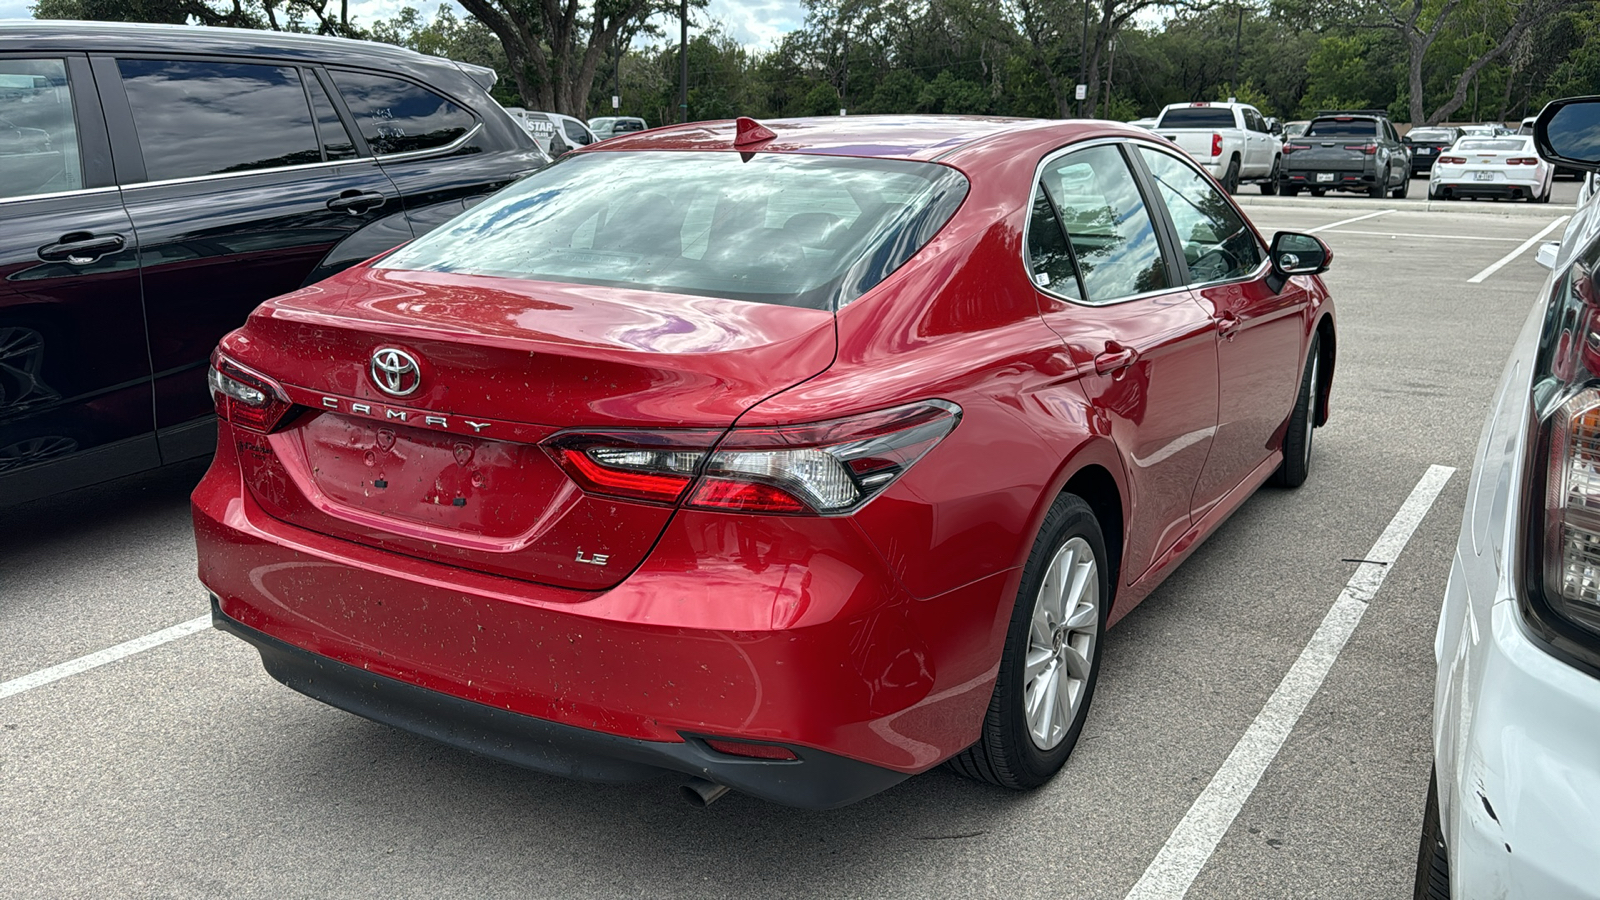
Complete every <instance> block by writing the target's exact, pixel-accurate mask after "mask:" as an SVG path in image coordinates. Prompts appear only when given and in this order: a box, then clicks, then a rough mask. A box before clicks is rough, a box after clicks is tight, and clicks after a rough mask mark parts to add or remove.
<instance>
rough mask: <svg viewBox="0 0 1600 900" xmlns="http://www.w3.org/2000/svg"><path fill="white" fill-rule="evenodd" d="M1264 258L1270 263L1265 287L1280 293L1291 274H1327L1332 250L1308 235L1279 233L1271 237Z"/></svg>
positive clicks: (1291, 232)
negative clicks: (1269, 245)
mask: <svg viewBox="0 0 1600 900" xmlns="http://www.w3.org/2000/svg"><path fill="white" fill-rule="evenodd" d="M1267 257H1268V258H1269V259H1270V260H1271V261H1272V272H1271V274H1269V275H1268V276H1267V286H1268V287H1270V288H1272V290H1273V291H1281V290H1283V286H1284V284H1286V283H1287V282H1288V281H1289V277H1290V276H1292V275H1320V274H1321V273H1323V272H1326V271H1328V266H1329V264H1331V263H1332V262H1333V251H1332V250H1330V249H1328V245H1327V244H1324V243H1323V242H1322V241H1321V239H1319V238H1316V237H1313V236H1312V235H1309V234H1300V233H1298V232H1294V231H1280V232H1278V233H1277V234H1275V235H1273V236H1272V248H1271V249H1270V250H1268V251H1267Z"/></svg>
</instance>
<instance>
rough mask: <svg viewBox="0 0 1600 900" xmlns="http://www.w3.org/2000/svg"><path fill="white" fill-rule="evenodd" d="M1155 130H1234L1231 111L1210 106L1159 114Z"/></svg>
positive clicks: (1189, 107)
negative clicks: (1159, 118)
mask: <svg viewBox="0 0 1600 900" xmlns="http://www.w3.org/2000/svg"><path fill="white" fill-rule="evenodd" d="M1156 127H1157V128H1234V127H1236V126H1235V125H1234V122H1233V110H1231V109H1217V108H1216V107H1210V106H1188V107H1184V108H1182V109H1169V110H1167V111H1166V112H1165V113H1162V114H1161V121H1160V122H1157V123H1156Z"/></svg>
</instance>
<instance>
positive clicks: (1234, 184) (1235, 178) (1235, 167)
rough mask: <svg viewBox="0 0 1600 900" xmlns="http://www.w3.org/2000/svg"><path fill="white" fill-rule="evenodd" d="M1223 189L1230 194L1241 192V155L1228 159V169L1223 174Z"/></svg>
mask: <svg viewBox="0 0 1600 900" xmlns="http://www.w3.org/2000/svg"><path fill="white" fill-rule="evenodd" d="M1222 189H1223V190H1225V191H1227V192H1228V193H1230V194H1237V193H1239V157H1237V156H1235V157H1234V158H1233V159H1230V160H1228V171H1227V172H1226V173H1225V174H1223V176H1222Z"/></svg>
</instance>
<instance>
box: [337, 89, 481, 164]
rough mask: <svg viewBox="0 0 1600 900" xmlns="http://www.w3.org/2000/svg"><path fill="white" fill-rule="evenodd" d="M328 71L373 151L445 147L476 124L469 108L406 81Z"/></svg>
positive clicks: (386, 151)
mask: <svg viewBox="0 0 1600 900" xmlns="http://www.w3.org/2000/svg"><path fill="white" fill-rule="evenodd" d="M329 74H331V75H333V82H334V84H336V85H338V87H339V93H340V94H341V95H342V96H343V97H344V105H345V106H346V107H348V108H349V110H350V114H351V115H353V116H355V119H356V127H357V128H360V129H361V136H362V137H364V138H366V139H367V145H368V146H370V147H371V148H372V152H373V153H378V154H383V153H410V152H414V151H417V150H433V149H436V148H438V147H444V146H446V145H449V144H452V143H454V142H455V141H457V140H459V139H460V138H461V137H462V136H463V135H465V134H466V133H467V132H468V131H471V130H472V127H473V126H474V125H476V124H477V120H476V119H474V118H473V117H472V113H470V112H467V111H466V110H465V109H462V108H461V107H459V106H457V105H455V104H454V103H452V102H450V101H449V100H446V99H445V98H443V97H441V96H439V95H438V94H435V93H434V92H433V91H430V90H428V89H426V88H423V87H419V86H417V85H415V84H412V83H411V82H409V81H401V80H400V79H398V78H391V77H389V76H387V75H372V74H369V73H366V72H344V71H337V70H335V71H332V72H330V73H329Z"/></svg>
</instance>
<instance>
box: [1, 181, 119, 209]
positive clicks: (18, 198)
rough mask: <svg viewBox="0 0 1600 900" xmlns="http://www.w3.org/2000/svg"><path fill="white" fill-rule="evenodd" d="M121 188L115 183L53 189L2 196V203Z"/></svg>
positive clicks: (103, 192)
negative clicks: (38, 192) (60, 189)
mask: <svg viewBox="0 0 1600 900" xmlns="http://www.w3.org/2000/svg"><path fill="white" fill-rule="evenodd" d="M116 190H119V188H118V187H117V186H116V185H114V184H108V185H104V186H102V187H92V188H74V189H72V190H70V191H51V192H49V193H48V194H18V195H17V196H15V197H0V204H5V203H22V202H25V201H28V200H54V199H57V198H60V197H76V196H78V195H80V194H85V195H87V194H105V193H110V192H112V191H116Z"/></svg>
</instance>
